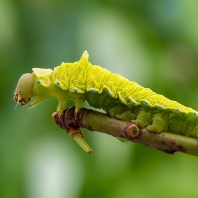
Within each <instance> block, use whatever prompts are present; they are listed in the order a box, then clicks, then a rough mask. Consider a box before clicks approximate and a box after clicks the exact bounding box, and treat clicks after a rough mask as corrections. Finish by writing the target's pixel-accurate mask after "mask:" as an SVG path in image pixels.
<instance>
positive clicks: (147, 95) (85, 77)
mask: <svg viewBox="0 0 198 198" xmlns="http://www.w3.org/2000/svg"><path fill="white" fill-rule="evenodd" d="M88 57H89V55H88V53H87V51H85V52H84V53H83V55H82V57H81V58H80V60H79V61H78V62H74V63H62V64H61V66H58V67H55V68H54V70H51V69H40V68H33V69H32V70H33V73H31V74H24V75H22V76H21V78H20V79H19V81H18V84H17V87H16V91H15V94H14V99H15V100H16V102H17V103H20V104H21V106H22V105H25V104H27V103H28V102H29V101H30V99H31V97H35V99H34V101H33V102H32V103H31V104H30V105H29V106H30V107H34V106H36V105H37V104H39V103H40V102H41V101H43V100H45V99H46V98H49V97H56V98H57V99H58V102H59V105H58V108H57V111H58V114H59V115H61V114H62V112H63V110H64V108H65V106H66V104H67V103H68V101H69V100H70V99H72V100H74V102H75V105H76V112H77V111H78V110H79V109H80V108H81V106H82V104H83V103H84V101H85V100H86V101H87V102H88V103H89V104H90V105H91V106H92V107H95V108H100V109H103V110H104V111H105V112H107V113H108V114H109V115H110V116H111V117H115V118H117V119H122V120H126V121H131V122H133V123H135V124H137V125H138V126H139V127H140V128H145V127H146V129H147V130H148V131H151V132H155V133H160V132H163V131H169V132H172V133H176V134H180V135H185V136H190V137H195V138H198V112H197V111H195V110H193V109H191V108H188V107H185V106H183V105H181V104H179V103H178V102H176V101H172V100H169V99H167V98H165V97H164V96H162V95H159V94H156V93H154V92H153V91H151V90H150V89H148V88H143V87H142V86H140V85H138V84H137V83H135V82H132V81H129V80H127V79H125V78H124V77H122V76H120V75H118V74H113V73H111V72H110V71H108V70H106V69H103V68H102V67H100V66H95V65H92V64H91V63H90V62H89V61H88Z"/></svg>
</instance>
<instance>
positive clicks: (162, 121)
mask: <svg viewBox="0 0 198 198" xmlns="http://www.w3.org/2000/svg"><path fill="white" fill-rule="evenodd" d="M146 129H147V130H148V131H151V132H155V133H160V132H162V131H168V124H167V122H166V117H165V116H163V114H160V113H159V114H156V115H155V116H154V117H153V120H152V124H151V125H149V126H147V127H146Z"/></svg>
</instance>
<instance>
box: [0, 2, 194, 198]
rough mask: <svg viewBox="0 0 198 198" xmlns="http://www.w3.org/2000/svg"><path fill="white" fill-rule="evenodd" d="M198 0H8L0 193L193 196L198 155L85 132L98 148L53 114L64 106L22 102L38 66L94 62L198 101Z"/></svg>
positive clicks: (18, 197)
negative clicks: (24, 83)
mask: <svg viewBox="0 0 198 198" xmlns="http://www.w3.org/2000/svg"><path fill="white" fill-rule="evenodd" d="M197 7H198V2H197V1H179V0H164V1H161V0H150V1H147V0H136V1H135V0H134V1H133V0H131V1H130V0H115V1H113V0H103V1H97V0H96V1H66V0H56V1H53V0H48V1H40V0H28V1H25V0H18V1H16V0H0V83H1V86H0V93H1V97H0V108H1V114H0V117H1V119H0V122H1V130H0V197H2V198H81V197H82V198H84V197H85V198H87V197H88V198H89V197H94V198H101V197H103V198H120V197H122V198H128V197H133V198H136V197H137V198H139V197H141V198H142V197H147V198H158V197H161V198H163V197H164V198H165V197H169V198H176V197H180V198H184V197H191V198H194V197H197V195H198V187H197V181H198V171H197V170H198V157H195V156H191V155H187V154H183V153H176V154H175V155H168V154H165V153H163V152H160V151H158V150H155V149H152V148H149V147H146V146H142V145H138V144H135V143H125V144H123V143H121V142H119V141H118V140H117V139H115V138H113V137H111V136H108V135H105V134H100V133H97V132H94V133H92V132H89V131H84V133H85V138H86V141H87V142H88V143H89V144H90V145H91V146H92V148H93V150H94V152H93V154H92V155H87V154H86V153H84V152H83V151H82V150H81V149H80V147H79V146H78V145H77V144H76V143H75V142H74V141H73V140H72V139H71V138H69V136H68V135H67V134H66V132H65V131H63V130H61V129H60V128H58V127H57V126H56V125H55V124H54V123H53V121H52V119H51V114H52V113H53V112H54V111H55V109H56V107H57V101H56V100H55V99H53V98H52V99H48V100H47V101H46V102H44V103H42V104H41V105H39V106H38V107H36V108H34V109H31V110H29V109H28V107H23V108H20V107H19V106H18V107H17V108H15V102H14V101H13V99H12V98H13V92H14V88H15V86H16V83H17V81H18V79H19V77H20V76H21V75H22V74H23V73H28V72H31V69H32V68H33V67H39V68H52V69H53V68H54V67H56V66H57V65H60V63H61V62H63V61H64V62H73V61H77V60H79V58H80V56H81V54H82V53H83V51H84V50H88V52H89V54H90V61H91V62H92V63H93V64H97V65H101V66H103V67H104V68H107V69H109V70H111V71H112V72H115V73H119V74H121V75H123V76H125V77H127V78H128V79H130V80H132V81H137V82H138V83H139V84H141V85H143V86H145V87H150V88H151V89H152V90H154V91H155V92H157V93H160V94H163V95H165V96H167V97H168V98H170V99H173V100H177V101H179V102H180V103H182V104H184V105H186V106H190V107H192V108H195V109H198V104H197V101H198V94H197V93H198V92H197V90H198V59H197V55H198V25H197V19H198V11H197Z"/></svg>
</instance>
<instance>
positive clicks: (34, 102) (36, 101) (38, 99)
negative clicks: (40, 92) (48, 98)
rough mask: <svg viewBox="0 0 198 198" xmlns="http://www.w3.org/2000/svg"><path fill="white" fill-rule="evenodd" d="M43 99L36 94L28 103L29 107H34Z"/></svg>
mask: <svg viewBox="0 0 198 198" xmlns="http://www.w3.org/2000/svg"><path fill="white" fill-rule="evenodd" d="M43 100H44V99H43V98H41V97H38V96H36V97H35V99H34V100H33V101H32V103H31V104H30V105H29V107H30V108H32V107H35V106H36V105H38V104H39V103H40V102H42V101H43Z"/></svg>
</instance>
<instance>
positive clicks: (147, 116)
mask: <svg viewBox="0 0 198 198" xmlns="http://www.w3.org/2000/svg"><path fill="white" fill-rule="evenodd" d="M151 121H152V114H151V113H150V112H149V111H148V112H147V111H140V112H139V114H138V116H137V118H136V120H134V121H133V122H134V123H135V124H137V125H138V126H139V127H141V128H144V127H146V126H148V125H149V124H151Z"/></svg>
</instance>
